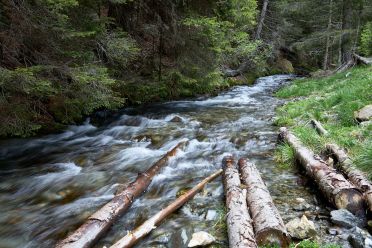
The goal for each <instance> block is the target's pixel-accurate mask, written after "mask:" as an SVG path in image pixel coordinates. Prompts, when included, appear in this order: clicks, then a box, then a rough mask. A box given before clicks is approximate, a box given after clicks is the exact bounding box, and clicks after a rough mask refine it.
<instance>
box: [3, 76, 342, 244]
mask: <svg viewBox="0 0 372 248" xmlns="http://www.w3.org/2000/svg"><path fill="white" fill-rule="evenodd" d="M291 78H292V76H290V75H275V76H269V77H263V78H260V79H258V80H257V82H256V84H255V85H254V86H251V87H249V86H239V87H235V88H232V89H231V90H229V91H227V92H224V93H222V94H220V95H218V96H217V97H211V98H204V99H197V100H190V101H175V102H169V103H163V104H154V105H151V106H150V107H140V108H129V109H125V110H123V111H121V112H120V113H118V114H116V115H115V116H113V117H110V119H109V120H106V121H105V123H103V124H102V123H101V124H100V125H98V126H94V125H92V124H89V122H87V123H85V124H84V125H81V126H72V127H70V128H69V129H68V130H67V131H65V132H64V133H62V134H58V135H49V136H44V137H40V138H33V139H15V140H5V141H2V142H1V143H0V209H1V211H0V247H1V248H3V247H4V248H5V247H6V248H8V247H9V248H13V247H14V248H16V247H17V248H18V247H39V248H42V247H52V246H53V245H55V244H56V242H57V241H58V240H60V239H62V238H64V237H65V236H66V234H67V233H68V232H69V231H73V230H75V229H76V228H77V227H78V226H79V225H81V224H82V223H83V222H84V220H85V219H86V218H87V217H89V216H90V215H91V214H92V213H93V212H94V211H95V210H97V209H98V208H99V207H100V206H102V205H103V204H105V203H106V202H108V201H109V200H111V199H112V198H113V197H114V194H115V192H116V191H117V190H119V189H121V188H123V187H124V186H125V185H126V184H127V183H129V182H131V181H133V180H134V179H135V178H136V177H137V173H139V172H141V171H144V170H146V169H147V168H148V167H149V166H151V165H152V164H153V163H154V162H155V161H157V160H158V159H159V158H160V157H161V156H162V155H164V153H165V152H166V151H168V150H169V149H171V148H172V147H174V146H175V145H176V144H177V143H178V142H180V141H183V140H188V144H187V145H186V146H185V148H184V150H183V151H182V152H179V153H178V154H177V155H176V156H175V157H174V158H172V159H171V160H170V163H169V165H168V166H166V167H165V168H164V169H163V170H162V171H161V173H160V174H159V175H157V176H156V177H155V178H154V180H153V182H152V183H151V185H150V186H149V188H148V191H147V192H146V193H145V194H144V195H143V196H142V197H140V198H139V199H138V200H136V201H135V202H134V204H133V205H132V207H131V208H130V210H129V211H128V212H127V213H126V214H124V215H123V216H122V217H121V218H120V219H119V220H118V221H117V222H115V224H114V225H113V227H112V228H111V229H110V231H109V232H108V233H107V235H105V236H104V237H103V238H102V239H101V240H100V241H99V242H98V243H97V245H96V247H102V246H104V245H106V246H109V245H111V244H113V243H114V242H115V241H117V240H118V239H119V238H121V237H122V236H124V235H125V234H126V233H127V231H128V230H131V229H133V228H134V227H136V226H138V225H140V224H141V223H142V222H143V221H144V220H146V219H147V218H148V217H150V216H152V215H154V214H155V213H156V212H158V211H159V210H161V209H162V208H163V207H165V206H166V205H167V204H168V203H170V202H172V201H173V200H174V199H175V198H176V195H177V193H178V192H180V191H181V190H184V189H185V188H190V187H192V186H194V185H196V184H197V183H198V182H199V181H201V180H202V179H203V178H204V177H206V176H207V175H209V174H211V173H212V172H214V171H216V170H217V169H219V168H221V163H222V158H223V157H224V156H226V155H229V154H232V155H234V156H235V157H248V158H250V160H251V161H252V162H254V163H255V164H256V165H257V168H258V170H259V171H260V172H261V175H262V178H263V179H264V180H265V182H266V183H267V186H268V188H269V190H270V192H271V195H272V198H273V200H274V202H275V204H276V206H277V208H278V210H279V212H280V214H281V216H282V218H283V220H284V222H285V223H287V222H288V221H290V220H291V219H293V218H295V217H298V216H299V217H301V216H302V214H304V212H305V211H307V215H308V217H309V219H311V220H313V221H314V222H315V224H316V227H317V230H318V235H319V237H320V240H321V241H322V242H333V243H337V244H341V245H342V246H343V247H348V245H347V244H346V243H342V241H341V240H339V239H338V238H337V237H336V236H332V235H330V234H328V232H327V230H328V228H330V222H329V218H328V215H329V209H327V206H326V205H324V204H323V203H322V202H325V200H324V199H322V198H319V195H320V194H319V193H318V192H316V191H314V190H313V189H312V188H313V187H314V186H313V185H308V184H305V181H306V180H305V178H304V177H303V176H301V175H300V174H299V173H298V172H297V170H296V169H281V168H279V167H278V166H277V165H276V164H275V162H274V156H273V155H274V154H273V152H274V149H275V145H276V141H277V135H278V127H275V126H273V125H272V123H273V120H274V115H275V108H276V107H277V106H279V105H281V104H283V103H284V101H282V100H279V99H277V98H275V97H273V96H272V93H273V92H274V91H275V90H276V89H278V88H279V87H280V86H282V85H283V84H286V83H287V82H288V81H289V80H290V79H291ZM298 197H301V198H304V199H305V200H306V202H307V203H309V206H307V207H306V209H301V208H299V207H298V203H297V201H296V198H298ZM223 204H224V197H223V184H222V179H217V180H215V181H213V182H212V183H210V184H208V185H207V187H206V188H205V190H204V192H202V193H201V194H198V195H197V196H196V197H195V198H194V200H193V201H191V202H189V203H188V204H186V205H185V206H184V207H183V208H181V209H180V210H179V211H178V212H177V213H176V214H173V215H172V217H171V218H169V219H167V220H166V221H165V222H164V223H163V224H162V225H161V226H160V227H159V228H157V229H156V230H154V231H153V232H152V233H151V235H149V236H148V237H147V238H145V239H144V240H142V241H141V242H140V243H139V244H138V245H137V247H174V248H181V247H187V243H188V241H189V240H190V238H191V234H192V233H193V232H196V231H207V232H209V233H211V234H213V235H214V236H216V238H217V240H218V243H219V244H220V247H228V241H227V235H226V233H225V231H224V229H223V228H222V227H221V226H223V224H221V223H222V222H223V220H219V218H220V216H219V214H220V213H221V211H222V209H223Z"/></svg>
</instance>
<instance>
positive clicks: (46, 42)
mask: <svg viewBox="0 0 372 248" xmlns="http://www.w3.org/2000/svg"><path fill="white" fill-rule="evenodd" d="M371 16H372V4H371V2H370V1H367V0H332V1H306V0H300V1H291V0H275V1H269V0H265V1H256V0H244V1H237V0H218V1H207V0H202V1H193V0H177V1H170V0H165V1H164V0H162V1H160V0H159V1H158V0H110V1H104V0H99V1H94V0H81V1H80V0H56V1H54V0H53V1H52V0H34V1H29V0H26V1H16V0H2V1H1V9H0V75H1V76H0V80H1V81H0V89H1V93H2V94H1V96H0V97H1V98H0V99H1V100H0V106H1V111H0V112H1V113H0V120H1V122H0V123H1V124H0V125H1V128H0V135H1V136H2V137H10V136H19V137H26V136H31V135H35V134H43V133H50V132H55V131H59V130H63V129H64V128H65V127H66V125H70V124H77V123H81V122H82V121H83V120H84V119H85V118H86V117H87V116H89V115H91V114H93V113H94V112H96V111H98V110H103V109H107V110H115V109H118V108H122V107H123V106H128V105H138V104H145V103H151V102H159V101H166V100H170V99H181V98H190V97H195V96H200V95H205V94H209V95H213V94H216V93H217V92H219V91H221V90H223V89H226V88H228V87H229V86H233V85H238V84H244V83H246V82H250V83H252V82H253V81H254V80H255V79H256V78H257V77H259V76H264V75H271V74H275V73H297V74H300V75H309V74H310V73H312V72H316V71H320V70H322V71H323V72H322V73H323V74H327V73H328V72H330V71H333V70H336V69H338V68H340V67H342V66H343V65H347V63H348V62H350V61H351V60H352V56H353V54H354V53H356V54H359V55H360V56H367V57H368V56H369V55H371V53H372V46H371V42H372V38H371V37H372V23H371V19H372V18H371Z"/></svg>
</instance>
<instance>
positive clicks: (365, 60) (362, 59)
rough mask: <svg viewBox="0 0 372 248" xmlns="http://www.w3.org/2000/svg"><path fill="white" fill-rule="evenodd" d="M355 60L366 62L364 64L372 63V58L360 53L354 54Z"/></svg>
mask: <svg viewBox="0 0 372 248" xmlns="http://www.w3.org/2000/svg"><path fill="white" fill-rule="evenodd" d="M353 56H354V58H355V60H356V61H357V62H359V63H361V64H364V65H372V58H365V57H362V56H359V55H358V54H356V53H354V54H353Z"/></svg>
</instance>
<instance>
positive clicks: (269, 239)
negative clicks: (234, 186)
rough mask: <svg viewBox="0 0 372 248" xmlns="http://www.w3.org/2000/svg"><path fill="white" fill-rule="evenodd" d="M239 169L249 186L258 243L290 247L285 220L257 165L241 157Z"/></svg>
mask: <svg viewBox="0 0 372 248" xmlns="http://www.w3.org/2000/svg"><path fill="white" fill-rule="evenodd" d="M239 170H240V173H241V177H242V182H243V184H244V185H245V186H246V187H247V202H248V206H249V211H250V213H251V216H252V219H253V226H254V230H255V233H256V242H257V244H258V245H259V246H263V245H270V246H272V245H279V246H280V247H289V243H290V239H289V236H288V234H287V231H286V228H285V226H284V223H283V220H282V218H281V217H280V214H279V211H278V209H277V208H276V207H275V205H274V203H273V200H272V198H271V196H270V192H269V190H268V189H267V187H266V185H265V183H264V181H263V180H262V178H261V176H260V173H259V171H258V170H257V168H256V166H255V165H254V164H253V163H249V162H247V160H246V159H240V160H239Z"/></svg>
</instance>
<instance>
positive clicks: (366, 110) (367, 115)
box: [354, 104, 372, 122]
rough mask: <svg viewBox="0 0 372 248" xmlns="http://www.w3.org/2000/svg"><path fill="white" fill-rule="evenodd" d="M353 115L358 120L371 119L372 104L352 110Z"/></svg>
mask: <svg viewBox="0 0 372 248" xmlns="http://www.w3.org/2000/svg"><path fill="white" fill-rule="evenodd" d="M354 117H355V119H357V121H359V122H363V121H369V120H372V104H371V105H367V106H365V107H363V108H362V109H360V110H359V111H356V112H354Z"/></svg>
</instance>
